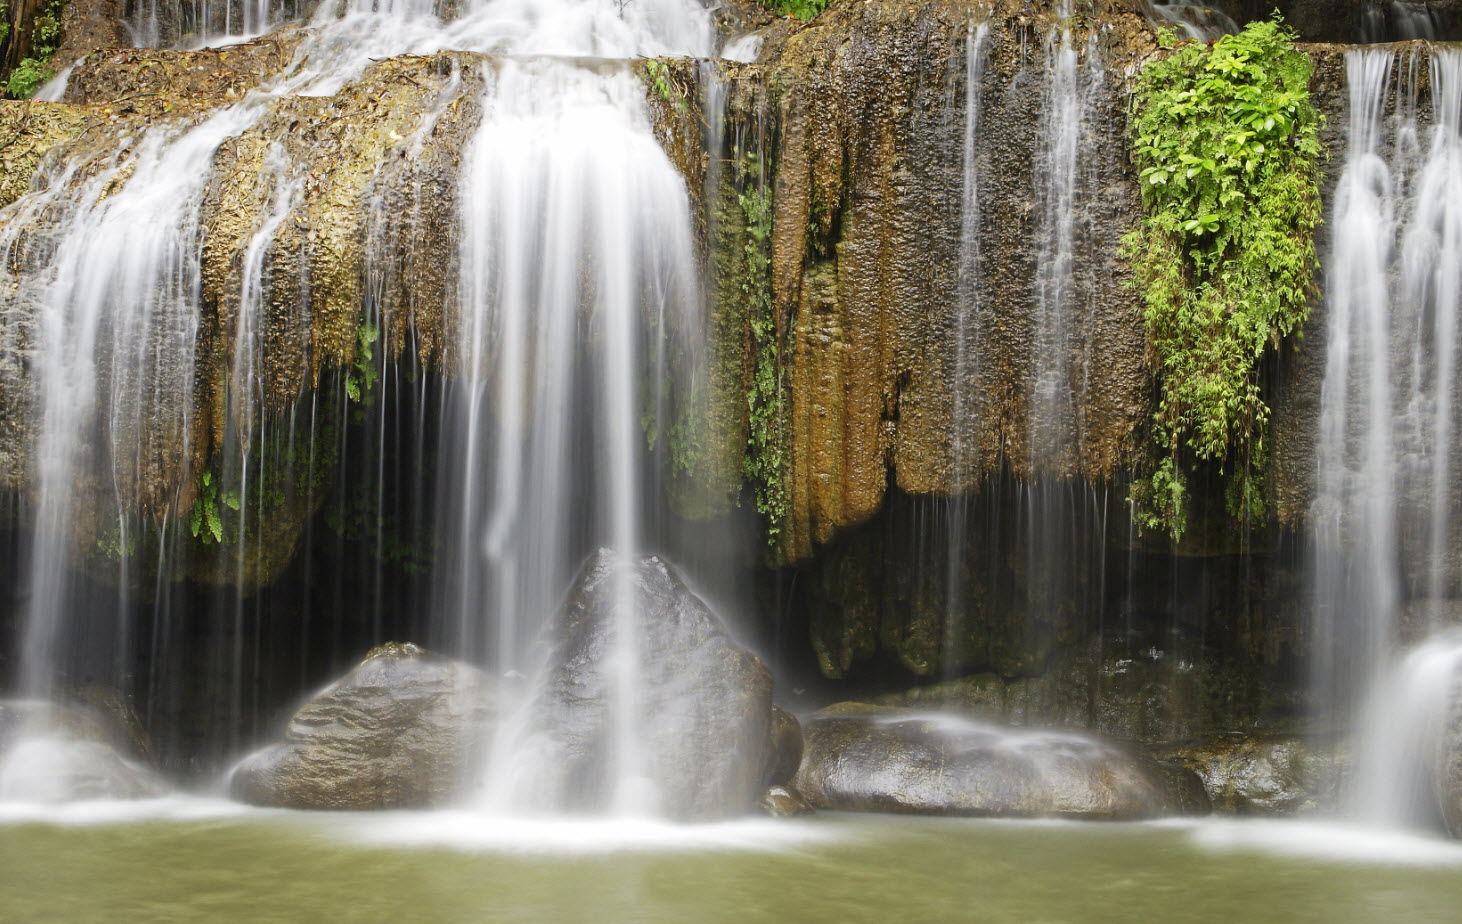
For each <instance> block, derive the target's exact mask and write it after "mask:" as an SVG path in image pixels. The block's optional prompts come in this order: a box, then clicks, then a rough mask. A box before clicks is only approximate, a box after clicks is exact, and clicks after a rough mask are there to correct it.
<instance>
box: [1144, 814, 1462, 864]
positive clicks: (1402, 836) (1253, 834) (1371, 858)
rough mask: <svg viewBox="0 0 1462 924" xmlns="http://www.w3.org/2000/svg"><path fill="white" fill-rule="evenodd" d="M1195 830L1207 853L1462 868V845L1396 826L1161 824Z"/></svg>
mask: <svg viewBox="0 0 1462 924" xmlns="http://www.w3.org/2000/svg"><path fill="white" fill-rule="evenodd" d="M1154 824H1155V825H1158V826H1162V827H1179V828H1186V829H1188V830H1189V838H1190V840H1191V841H1192V843H1193V844H1194V845H1195V846H1197V847H1200V848H1202V849H1205V850H1215V851H1259V852H1263V853H1272V854H1277V855H1280V856H1285V857H1297V858H1303V859H1311V860H1320V861H1332V862H1339V863H1361V864H1367V865H1370V864H1379V865H1385V866H1457V867H1462V844H1459V843H1457V842H1456V841H1450V840H1446V839H1444V838H1442V837H1441V836H1440V835H1435V836H1428V835H1426V834H1422V833H1417V832H1408V831H1405V830H1401V829H1396V828H1384V827H1379V826H1372V825H1361V824H1354V823H1347V822H1342V821H1334V820H1314V821H1310V820H1299V819H1257V818H1245V819H1237V818H1224V819H1218V818H1206V819H1200V820H1188V819H1184V820H1177V819H1174V820H1169V821H1163V822H1155V823H1154Z"/></svg>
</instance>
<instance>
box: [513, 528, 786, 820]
mask: <svg viewBox="0 0 1462 924" xmlns="http://www.w3.org/2000/svg"><path fill="white" fill-rule="evenodd" d="M626 626H628V627H629V629H630V631H631V632H633V644H632V645H629V646H624V647H623V648H621V646H619V645H618V643H617V638H618V630H619V629H620V628H621V627H626ZM548 637H549V638H550V639H551V640H552V641H551V644H552V645H553V648H552V651H551V654H550V656H549V661H548V664H549V669H548V676H547V682H546V684H545V686H544V687H543V689H542V690H541V691H540V693H539V694H538V698H537V701H536V703H535V705H534V707H533V709H532V711H531V715H532V716H533V718H532V727H533V728H534V729H536V732H535V734H534V736H533V738H534V741H533V745H532V750H533V754H534V758H533V763H534V765H535V767H537V768H539V770H538V774H539V777H540V778H539V780H538V782H537V785H536V786H535V787H534V789H535V791H536V792H537V794H538V797H539V798H541V799H542V800H543V801H545V802H546V803H547V805H546V806H545V807H548V808H554V809H560V810H571V811H600V810H604V809H607V808H609V807H610V806H611V804H612V802H613V800H614V799H615V798H616V796H617V795H618V794H617V793H615V792H613V791H612V780H613V779H614V778H615V776H616V771H617V769H618V768H621V767H623V766H624V764H623V763H621V762H620V759H621V758H622V757H623V755H620V754H617V753H616V751H617V748H616V739H617V732H619V731H622V730H623V728H624V727H625V726H624V725H622V724H621V723H625V722H628V723H629V724H630V725H631V727H632V728H633V732H634V733H633V736H632V738H633V742H634V749H635V750H634V754H633V758H632V761H633V766H634V768H635V771H634V772H635V773H636V774H637V775H638V776H639V777H640V782H641V783H642V784H643V786H644V788H645V789H646V790H648V791H649V792H651V793H653V796H652V798H653V802H654V804H653V806H650V807H651V808H653V809H654V810H658V812H659V813H661V814H663V815H666V816H668V817H672V818H681V819H705V818H716V817H723V816H728V815H736V814H741V813H743V812H746V811H749V810H750V809H752V808H754V807H755V806H756V804H757V801H758V799H759V798H760V796H761V794H762V791H763V785H762V778H763V774H764V773H765V772H766V767H767V755H768V752H769V750H770V743H771V740H772V739H771V727H770V723H771V719H772V702H771V696H772V677H771V672H770V671H768V670H767V667H766V665H764V664H763V663H762V662H761V659H760V658H758V657H757V656H756V655H754V654H752V653H751V652H749V651H747V650H746V649H744V648H742V647H740V646H739V645H737V644H736V643H735V642H733V641H732V640H731V638H730V637H729V636H728V635H727V634H726V630H725V629H724V627H722V625H721V622H720V620H718V619H717V618H716V615H715V614H714V613H713V612H711V610H710V608H709V607H707V606H706V604H705V603H704V602H702V601H701V600H700V598H699V597H697V596H696V595H695V594H693V593H691V591H690V590H689V589H688V588H687V587H686V586H685V584H684V582H683V581H682V580H681V579H680V577H679V575H678V574H676V572H675V571H674V570H673V569H672V568H671V567H670V566H669V565H668V564H666V563H665V562H664V561H663V560H662V559H660V558H657V557H648V558H641V559H636V560H626V559H622V558H620V557H619V556H617V555H616V554H615V553H614V552H611V551H609V550H608V549H600V550H599V551H598V552H596V553H594V554H593V555H591V556H590V557H589V560H588V561H587V562H586V563H585V564H584V566H583V568H582V569H581V570H580V572H579V575H578V578H577V579H576V580H575V582H574V585H573V587H572V589H571V590H570V591H569V594H568V597H567V598H566V600H565V602H564V604H563V606H562V607H561V608H560V610H559V611H558V612H557V614H555V616H554V617H553V620H552V621H551V622H550V624H549V626H548ZM626 651H629V652H632V655H631V656H632V658H633V660H634V666H633V668H632V671H633V678H634V683H633V686H634V689H635V692H634V694H633V697H634V706H633V709H632V711H631V713H630V715H629V716H627V717H626V716H625V715H624V714H623V713H621V712H620V711H618V710H617V708H616V701H617V700H619V699H620V698H621V695H622V692H621V688H620V687H619V686H618V679H617V678H618V676H619V675H618V674H617V673H616V671H615V670H614V667H615V663H616V661H617V660H620V659H622V658H623V657H624V655H625V653H626Z"/></svg>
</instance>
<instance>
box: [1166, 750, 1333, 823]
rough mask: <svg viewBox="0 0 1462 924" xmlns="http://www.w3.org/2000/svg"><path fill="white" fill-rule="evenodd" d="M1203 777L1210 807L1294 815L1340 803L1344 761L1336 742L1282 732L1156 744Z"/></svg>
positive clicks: (1244, 812) (1239, 812)
mask: <svg viewBox="0 0 1462 924" xmlns="http://www.w3.org/2000/svg"><path fill="white" fill-rule="evenodd" d="M1157 754H1158V756H1159V757H1161V758H1163V759H1164V760H1166V761H1169V762H1172V763H1176V764H1179V765H1181V766H1184V767H1187V768H1188V769H1190V770H1192V771H1193V772H1194V773H1196V774H1198V778H1199V779H1200V780H1202V781H1203V788H1204V789H1205V790H1206V791H1207V792H1208V798H1209V799H1210V800H1211V801H1212V803H1213V808H1214V810H1215V811H1218V812H1228V813H1233V814H1236V815H1293V814H1296V813H1300V812H1308V811H1314V810H1317V809H1334V808H1337V807H1338V803H1339V798H1340V797H1339V793H1340V788H1341V784H1342V781H1343V777H1344V767H1343V766H1342V765H1343V760H1342V758H1341V756H1340V755H1339V754H1338V752H1337V751H1336V749H1335V748H1334V747H1324V746H1322V745H1320V744H1318V743H1316V742H1314V741H1310V740H1307V739H1304V738H1299V737H1295V736H1284V735H1240V734H1230V735H1219V736H1216V737H1212V738H1204V739H1200V740H1197V741H1189V742H1184V743H1182V744H1175V745H1169V746H1166V747H1164V748H1160V749H1159V750H1158V752H1157Z"/></svg>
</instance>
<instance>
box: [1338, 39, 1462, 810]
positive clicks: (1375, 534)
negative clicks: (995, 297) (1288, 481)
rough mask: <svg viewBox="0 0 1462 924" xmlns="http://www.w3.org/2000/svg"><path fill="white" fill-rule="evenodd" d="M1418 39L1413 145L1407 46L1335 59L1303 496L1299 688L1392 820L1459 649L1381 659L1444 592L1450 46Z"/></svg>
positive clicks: (1439, 646) (1451, 558) (1455, 119)
mask: <svg viewBox="0 0 1462 924" xmlns="http://www.w3.org/2000/svg"><path fill="white" fill-rule="evenodd" d="M1428 54H1429V58H1430V69H1431V74H1430V88H1431V101H1432V124H1431V126H1430V130H1429V138H1428V139H1427V142H1426V145H1425V148H1424V149H1421V148H1419V147H1418V145H1417V139H1418V138H1419V137H1420V132H1419V129H1418V127H1417V124H1416V116H1415V112H1416V108H1417V107H1416V104H1415V102H1414V98H1413V94H1414V92H1415V90H1414V87H1415V86H1416V83H1417V81H1416V80H1415V76H1414V74H1413V73H1412V71H1413V70H1414V68H1415V66H1416V62H1415V59H1414V58H1411V57H1410V56H1406V57H1402V58H1401V59H1400V60H1398V59H1397V53H1396V52H1395V51H1394V50H1392V49H1373V50H1357V51H1352V52H1349V53H1348V54H1347V57H1346V72H1347V79H1348V82H1349V85H1350V127H1349V135H1348V150H1347V161H1346V168H1345V172H1344V174H1343V175H1342V177H1341V181H1340V186H1339V190H1338V194H1337V198H1336V206H1335V217H1334V219H1333V221H1332V227H1333V229H1334V230H1333V232H1332V234H1333V238H1332V244H1331V253H1330V257H1329V260H1328V264H1327V282H1326V308H1327V312H1328V323H1327V329H1326V336H1327V337H1328V342H1327V358H1326V368H1325V380H1324V386H1323V392H1322V402H1321V431H1320V441H1319V449H1318V453H1319V454H1318V459H1317V466H1316V471H1317V479H1318V484H1317V495H1316V501H1315V505H1314V508H1313V510H1312V523H1313V528H1314V531H1315V559H1316V560H1315V569H1314V577H1315V582H1316V584H1315V606H1316V619H1317V639H1316V652H1317V657H1316V662H1317V664H1316V679H1315V684H1316V685H1315V691H1316V695H1317V698H1318V701H1319V702H1320V703H1322V704H1329V705H1333V706H1334V707H1335V708H1337V709H1338V710H1339V714H1338V715H1337V716H1336V718H1338V719H1339V720H1340V721H1341V722H1342V723H1343V724H1351V723H1356V724H1358V727H1359V737H1358V742H1357V771H1356V793H1357V800H1358V807H1359V809H1360V810H1361V811H1362V812H1363V813H1364V814H1365V815H1366V816H1367V817H1369V818H1371V819H1373V820H1376V821H1384V822H1390V823H1406V822H1412V821H1415V820H1417V818H1416V816H1417V810H1416V806H1417V805H1418V804H1419V803H1420V799H1419V796H1418V794H1417V791H1416V790H1417V787H1418V785H1419V783H1418V780H1419V777H1418V771H1417V769H1416V768H1417V767H1418V766H1422V765H1424V764H1425V759H1426V758H1425V754H1424V753H1423V751H1424V750H1425V748H1424V747H1423V745H1425V743H1426V740H1427V735H1428V731H1427V730H1428V729H1429V728H1431V727H1432V726H1433V725H1436V724H1437V723H1438V722H1439V721H1440V718H1438V717H1439V716H1444V715H1445V711H1446V710H1447V709H1448V708H1450V702H1451V700H1450V689H1449V683H1450V681H1449V680H1447V679H1445V678H1444V677H1443V675H1444V674H1448V672H1449V671H1451V670H1453V669H1454V668H1455V665H1456V663H1457V660H1458V657H1459V656H1458V654H1457V651H1458V648H1457V646H1458V642H1457V639H1456V636H1455V635H1447V634H1439V635H1437V636H1436V637H1435V638H1433V639H1431V640H1430V641H1427V642H1425V643H1424V644H1423V645H1422V646H1421V647H1420V648H1418V649H1417V651H1416V652H1415V653H1414V654H1412V655H1409V656H1406V657H1405V659H1404V660H1400V661H1399V662H1398V663H1397V664H1396V666H1394V667H1393V666H1388V665H1389V664H1390V663H1391V662H1392V661H1393V660H1394V659H1395V656H1394V655H1393V651H1394V650H1395V648H1396V647H1397V645H1398V643H1400V642H1402V641H1404V640H1406V639H1414V638H1418V637H1422V636H1425V635H1426V634H1427V633H1429V632H1437V631H1438V630H1439V629H1440V628H1441V622H1442V620H1441V617H1442V612H1443V603H1444V600H1445V599H1446V598H1448V597H1450V596H1452V594H1453V592H1454V590H1455V573H1456V571H1455V553H1454V552H1453V548H1454V545H1455V540H1456V535H1455V531H1456V518H1455V516H1454V513H1455V510H1456V506H1457V505H1456V497H1455V493H1456V492H1455V490H1454V486H1453V485H1452V474H1451V472H1452V465H1451V450H1452V443H1453V440H1454V435H1453V434H1454V433H1455V432H1456V430H1457V425H1456V421H1455V420H1454V417H1455V414H1456V409H1457V401H1456V394H1455V391H1456V387H1457V386H1456V382H1455V377H1456V376H1455V365H1456V359H1455V355H1456V338H1457V321H1458V308H1459V301H1462V135H1459V129H1462V112H1459V109H1462V103H1459V99H1458V93H1459V88H1462V53H1459V52H1458V50H1457V49H1451V48H1438V47H1432V48H1430V49H1429V50H1428ZM1393 92H1394V93H1395V95H1396V97H1397V98H1398V99H1399V102H1398V105H1397V107H1396V110H1397V111H1396V112H1395V113H1394V114H1393V116H1392V119H1391V120H1390V133H1389V136H1388V133H1387V131H1386V129H1387V127H1388V122H1387V119H1386V110H1387V102H1388V100H1389V99H1390V98H1391V95H1392V93H1393ZM1388 155H1389V159H1388ZM1403 617H1405V618H1403ZM1449 676H1450V675H1449ZM1367 690H1369V691H1370V699H1371V703H1370V705H1369V707H1368V708H1365V709H1362V708H1361V707H1360V705H1359V704H1360V703H1361V702H1362V700H1361V694H1362V693H1364V692H1365V691H1367ZM1439 710H1441V711H1440V712H1439ZM1428 746H1429V745H1428Z"/></svg>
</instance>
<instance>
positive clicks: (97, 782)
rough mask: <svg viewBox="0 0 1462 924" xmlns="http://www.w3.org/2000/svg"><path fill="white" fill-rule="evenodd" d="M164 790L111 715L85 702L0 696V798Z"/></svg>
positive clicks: (63, 798) (131, 795)
mask: <svg viewBox="0 0 1462 924" xmlns="http://www.w3.org/2000/svg"><path fill="white" fill-rule="evenodd" d="M166 789H167V787H166V786H165V785H164V783H163V782H162V780H161V779H159V778H158V776H157V775H156V774H155V773H154V772H153V771H152V770H151V769H150V768H149V767H148V766H147V765H146V764H145V762H144V761H143V760H142V755H141V754H139V753H137V752H136V750H135V749H134V741H133V740H132V738H131V735H130V733H129V731H128V730H127V729H125V728H122V727H120V725H119V723H118V722H116V721H114V720H113V718H112V717H111V716H108V715H105V714H103V713H100V712H98V711H96V710H94V709H91V708H88V707H84V706H65V705H60V704H57V703H51V702H45V701H41V700H0V801H20V802H71V801H76V800H81V799H140V798H146V797H149V796H158V795H161V794H162V793H163V792H165V791H166Z"/></svg>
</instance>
